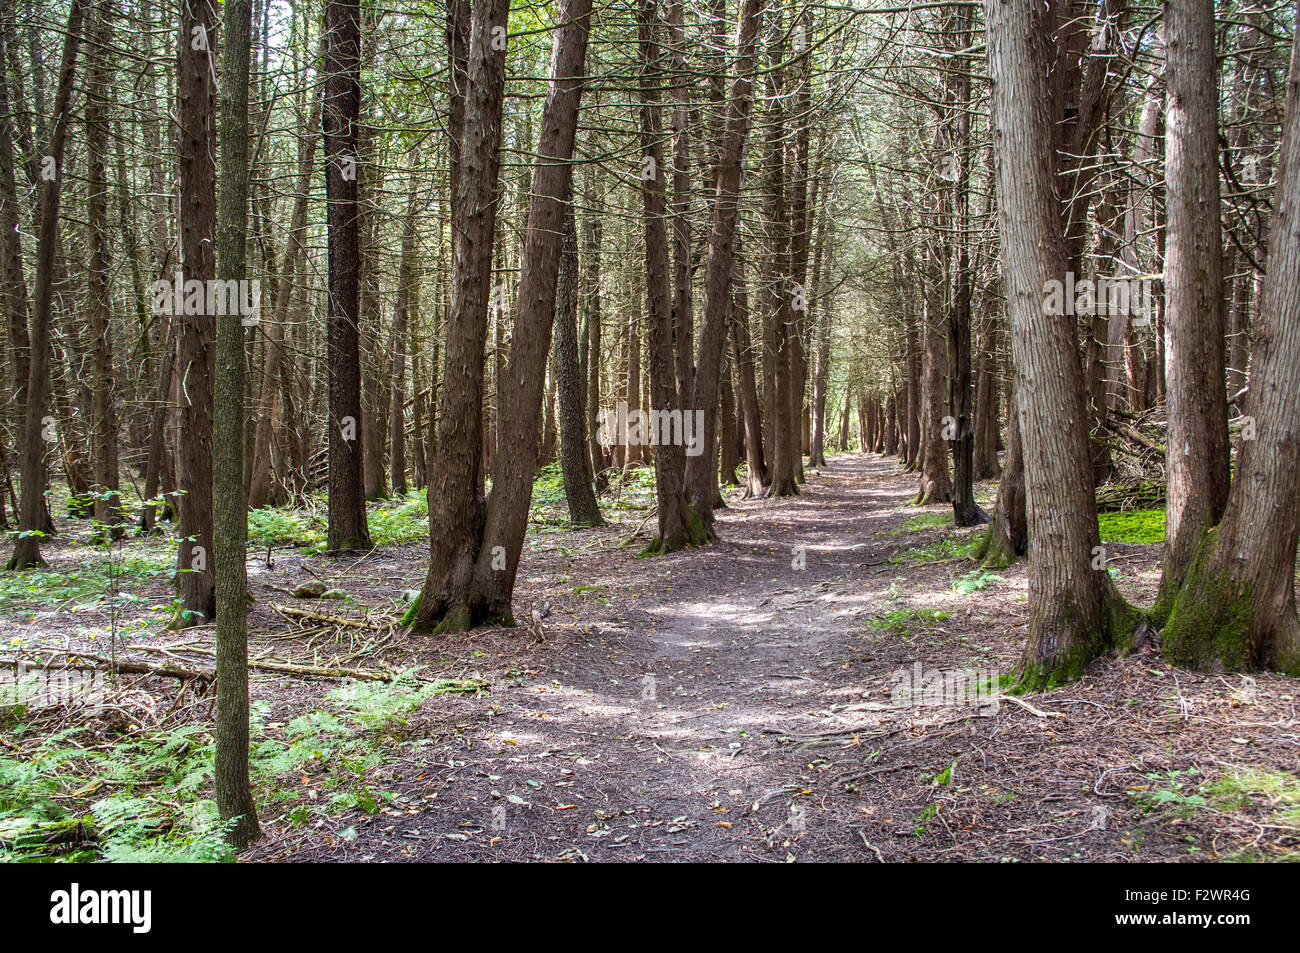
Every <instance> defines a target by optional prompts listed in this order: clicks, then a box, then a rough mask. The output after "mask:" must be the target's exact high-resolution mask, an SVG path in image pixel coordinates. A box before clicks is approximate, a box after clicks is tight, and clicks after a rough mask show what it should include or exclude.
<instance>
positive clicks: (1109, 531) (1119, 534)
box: [1097, 510, 1165, 544]
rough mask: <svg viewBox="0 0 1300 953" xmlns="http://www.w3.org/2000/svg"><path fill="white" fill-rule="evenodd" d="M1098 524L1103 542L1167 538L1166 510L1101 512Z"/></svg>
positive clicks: (1132, 541) (1159, 540) (1140, 541)
mask: <svg viewBox="0 0 1300 953" xmlns="http://www.w3.org/2000/svg"><path fill="white" fill-rule="evenodd" d="M1097 526H1098V528H1099V529H1100V530H1101V541H1102V542H1103V543H1140V544H1145V543H1161V542H1164V538H1165V511H1164V510H1131V511H1130V512H1127V513H1100V514H1098V516H1097Z"/></svg>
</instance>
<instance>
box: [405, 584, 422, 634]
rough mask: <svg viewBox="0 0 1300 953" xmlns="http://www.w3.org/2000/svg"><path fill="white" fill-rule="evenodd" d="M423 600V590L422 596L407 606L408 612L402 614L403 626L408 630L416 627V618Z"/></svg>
mask: <svg viewBox="0 0 1300 953" xmlns="http://www.w3.org/2000/svg"><path fill="white" fill-rule="evenodd" d="M423 598H424V590H423V589H421V590H420V594H419V595H418V596H416V597H415V598H414V599H412V600H411V604H410V605H409V606H407V607H406V611H405V612H403V613H402V625H404V626H406V627H407V628H411V627H413V626H414V625H415V617H416V615H417V614H418V613H419V611H420V600H422V599H423Z"/></svg>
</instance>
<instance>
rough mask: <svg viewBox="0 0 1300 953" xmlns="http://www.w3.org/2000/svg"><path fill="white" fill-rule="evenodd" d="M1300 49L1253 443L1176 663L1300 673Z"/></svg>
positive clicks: (1170, 649)
mask: <svg viewBox="0 0 1300 953" xmlns="http://www.w3.org/2000/svg"><path fill="white" fill-rule="evenodd" d="M1292 42H1293V46H1292V51H1291V67H1290V71H1289V73H1288V75H1287V97H1286V119H1285V121H1284V123H1283V134H1282V148H1281V161H1280V165H1279V168H1278V174H1277V186H1276V191H1275V193H1274V203H1273V207H1274V213H1273V222H1272V228H1271V237H1270V240H1269V245H1268V248H1269V261H1268V270H1267V273H1266V275H1265V277H1264V286H1263V289H1262V294H1261V297H1260V301H1259V311H1258V313H1257V314H1256V316H1255V325H1254V331H1255V341H1254V348H1253V350H1252V354H1251V364H1250V395H1249V398H1248V410H1249V414H1250V416H1251V417H1253V418H1254V421H1255V426H1256V435H1255V439H1254V440H1243V441H1242V447H1241V452H1240V454H1239V455H1238V458H1237V478H1236V480H1235V481H1234V482H1233V485H1232V490H1231V492H1230V494H1229V498H1228V504H1227V509H1226V510H1225V512H1224V516H1223V520H1222V522H1221V523H1220V524H1219V525H1218V526H1217V527H1216V528H1214V529H1210V530H1206V531H1205V532H1203V533H1201V534H1200V539H1199V540H1198V541H1197V547H1196V552H1195V553H1194V555H1193V559H1192V562H1191V564H1190V566H1189V568H1188V569H1187V571H1186V574H1185V576H1184V581H1183V585H1182V587H1181V588H1180V589H1179V591H1178V593H1177V596H1176V597H1175V598H1174V600H1173V606H1172V610H1171V612H1170V615H1169V620H1168V623H1167V624H1166V626H1165V629H1164V632H1163V634H1162V643H1163V648H1164V653H1165V657H1166V658H1167V659H1169V660H1170V661H1171V662H1172V663H1173V664H1175V665H1185V666H1190V667H1196V668H1210V669H1216V670H1217V669H1227V670H1229V671H1231V670H1234V669H1242V668H1257V667H1267V668H1272V669H1275V670H1277V671H1279V672H1285V673H1287V674H1289V675H1300V620H1298V619H1297V616H1296V604H1295V569H1296V542H1297V538H1300V481H1298V480H1296V474H1297V473H1298V472H1300V390H1298V389H1297V388H1296V380H1297V379H1300V212H1298V211H1297V206H1298V205H1300V34H1296V36H1295V37H1294V39H1293V41H1292ZM1171 194H1172V192H1171ZM1171 234H1172V229H1171Z"/></svg>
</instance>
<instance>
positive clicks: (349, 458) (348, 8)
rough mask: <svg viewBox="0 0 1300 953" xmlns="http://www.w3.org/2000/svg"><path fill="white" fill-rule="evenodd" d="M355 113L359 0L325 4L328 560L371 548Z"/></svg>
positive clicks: (358, 96)
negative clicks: (365, 473) (365, 457)
mask: <svg viewBox="0 0 1300 953" xmlns="http://www.w3.org/2000/svg"><path fill="white" fill-rule="evenodd" d="M360 113H361V23H360V6H359V2H358V0H327V2H326V4H325V99H324V104H323V107H322V110H321V117H322V120H323V125H324V133H325V197H326V201H327V203H328V212H327V224H328V231H329V314H328V318H327V322H326V332H327V351H328V363H329V530H328V536H327V541H326V549H327V551H328V552H330V553H336V554H338V553H348V552H364V551H366V550H368V549H370V528H369V526H368V525H367V523H366V498H365V484H364V479H363V473H362V456H363V447H362V429H363V427H364V422H363V420H362V411H361V337H360V324H359V322H360V301H359V295H360V285H359V281H360V246H359V227H360V222H359V220H358V219H359V213H360V205H359V202H358V195H357V172H358V166H359V165H360V156H359V155H358V144H357V130H358V125H359V118H360Z"/></svg>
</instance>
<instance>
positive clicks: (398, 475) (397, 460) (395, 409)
mask: <svg viewBox="0 0 1300 953" xmlns="http://www.w3.org/2000/svg"><path fill="white" fill-rule="evenodd" d="M417 183H418V179H417V177H416V175H415V168H414V164H413V165H412V169H411V185H410V194H408V195H407V198H406V217H405V219H404V220H403V222H402V252H401V263H400V264H399V265H398V266H397V299H396V301H395V302H394V303H393V334H392V337H391V338H390V341H391V342H392V343H391V344H390V345H389V350H390V351H392V354H393V357H392V361H393V364H392V370H391V371H390V373H389V381H390V387H389V395H388V427H389V437H388V459H389V469H390V471H391V476H392V481H393V495H394V496H396V497H398V498H399V499H400V498H401V497H404V496H406V340H407V337H408V335H407V322H408V321H409V320H410V316H409V312H410V310H411V303H412V297H413V296H412V291H413V288H412V285H413V283H414V281H415V278H414V270H415V255H416V247H415V244H416V243H415V218H416V212H417V210H418V205H417V201H418V198H419V188H418V185H417ZM417 386H418V384H417ZM416 433H419V430H418V429H417V431H416Z"/></svg>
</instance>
